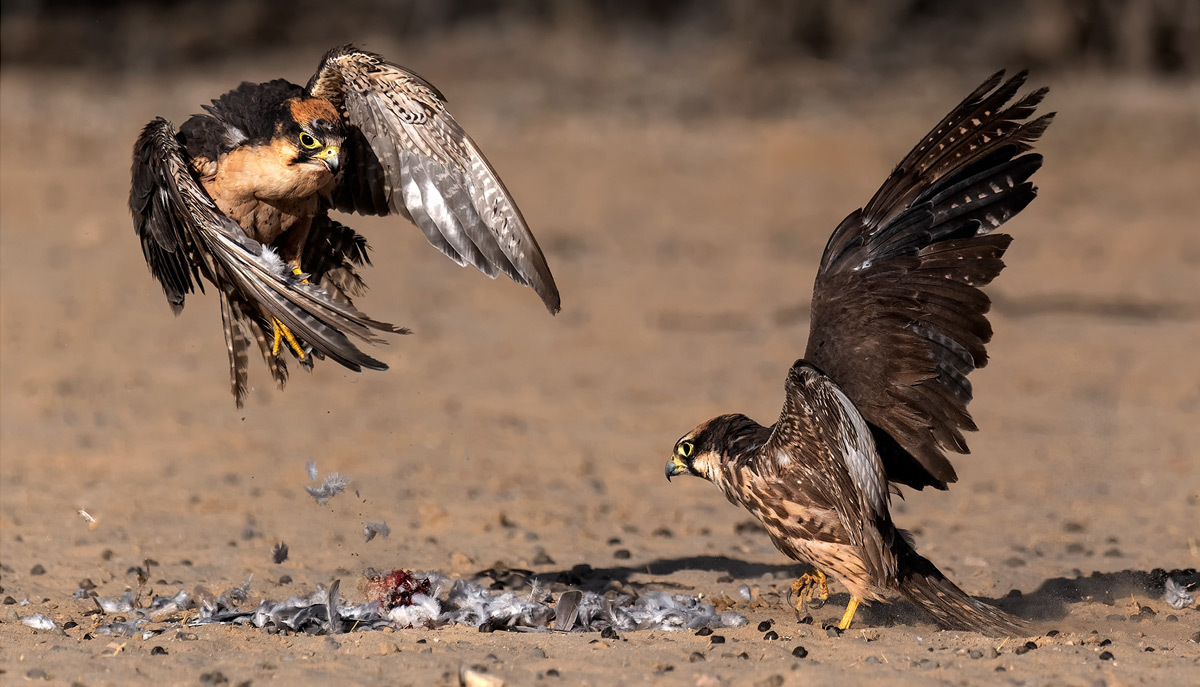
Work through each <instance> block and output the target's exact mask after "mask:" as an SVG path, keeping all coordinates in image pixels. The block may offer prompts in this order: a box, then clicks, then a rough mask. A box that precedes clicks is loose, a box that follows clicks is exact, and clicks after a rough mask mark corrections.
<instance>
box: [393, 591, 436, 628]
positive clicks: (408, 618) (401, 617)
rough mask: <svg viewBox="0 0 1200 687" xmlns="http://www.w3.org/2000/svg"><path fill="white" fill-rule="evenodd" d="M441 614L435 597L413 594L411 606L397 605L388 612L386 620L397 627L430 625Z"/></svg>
mask: <svg viewBox="0 0 1200 687" xmlns="http://www.w3.org/2000/svg"><path fill="white" fill-rule="evenodd" d="M441 614H442V605H441V604H440V603H439V602H438V600H437V598H436V597H433V596H425V595H424V594H413V597H412V605H411V606H397V607H395V608H393V609H392V610H391V611H389V612H388V620H390V621H392V622H393V623H395V624H396V626H397V627H432V626H434V625H436V624H437V620H438V618H439V617H440V616H441Z"/></svg>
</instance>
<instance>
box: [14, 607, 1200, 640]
mask: <svg viewBox="0 0 1200 687" xmlns="http://www.w3.org/2000/svg"><path fill="white" fill-rule="evenodd" d="M5 603H8V602H7V601H6V602H5ZM1191 640H1192V641H1193V642H1195V643H1196V644H1200V632H1193V633H1192V636H1191Z"/></svg>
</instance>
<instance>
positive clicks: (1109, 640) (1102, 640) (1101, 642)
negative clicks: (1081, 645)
mask: <svg viewBox="0 0 1200 687" xmlns="http://www.w3.org/2000/svg"><path fill="white" fill-rule="evenodd" d="M1109 644H1112V640H1111V639H1101V640H1100V643H1099V644H1097V645H1096V646H1108V645H1109Z"/></svg>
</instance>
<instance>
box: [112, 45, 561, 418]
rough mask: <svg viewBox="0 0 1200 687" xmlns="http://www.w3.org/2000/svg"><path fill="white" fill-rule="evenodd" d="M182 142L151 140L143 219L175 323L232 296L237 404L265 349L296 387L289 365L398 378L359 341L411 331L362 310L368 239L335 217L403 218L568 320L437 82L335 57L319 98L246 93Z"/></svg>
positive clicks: (138, 214) (238, 92)
mask: <svg viewBox="0 0 1200 687" xmlns="http://www.w3.org/2000/svg"><path fill="white" fill-rule="evenodd" d="M204 109H205V110H206V111H207V114H202V115H195V116H193V117H191V118H190V119H188V120H187V121H186V122H184V124H183V126H182V127H180V129H179V130H178V131H177V130H176V129H175V127H174V126H173V125H172V124H171V123H170V122H168V121H167V120H165V119H162V118H157V119H155V120H154V121H152V122H150V123H149V124H147V125H146V127H145V128H144V129H143V130H142V133H141V135H140V136H139V137H138V140H137V143H136V144H134V149H133V187H132V189H131V190H130V194H129V208H130V211H131V212H132V214H133V224H134V229H135V230H136V232H137V235H138V238H139V239H141V244H142V252H143V254H144V255H145V257H146V262H147V263H148V264H149V266H150V271H151V273H152V274H153V275H154V277H155V278H156V279H158V281H159V282H161V284H162V288H163V292H164V293H165V294H166V296H167V301H168V302H169V303H170V305H171V309H172V310H173V311H174V312H175V313H176V314H179V312H180V311H181V310H182V309H183V301H184V296H185V295H186V294H188V293H192V292H193V290H194V288H195V287H196V286H197V285H199V286H200V289H201V291H203V290H204V284H203V282H202V281H201V279H200V278H201V277H203V278H204V279H205V280H207V281H208V282H210V283H211V284H213V285H214V286H215V287H216V290H217V291H218V293H219V294H220V298H221V319H222V323H223V324H224V328H225V343H226V347H227V349H228V351H229V365H230V377H231V381H232V388H233V394H234V397H235V398H236V399H237V404H238V407H241V406H242V404H243V401H244V399H245V396H246V392H247V373H246V366H247V357H248V351H249V349H250V346H251V341H253V342H255V343H256V344H257V346H258V348H259V350H260V351H261V352H262V355H263V358H264V360H265V361H266V363H267V367H268V368H269V369H270V371H271V375H272V377H273V378H274V379H275V381H276V382H278V384H279V386H280V387H281V388H282V387H283V386H284V384H285V383H286V382H287V377H288V371H287V363H286V361H285V358H284V356H283V355H281V354H282V353H283V352H284V351H287V352H288V353H289V354H290V355H291V356H293V357H295V358H296V359H297V360H298V361H299V363H300V364H301V365H303V366H305V367H309V368H311V366H312V364H313V358H314V357H317V358H324V357H329V358H331V359H333V360H335V361H337V362H338V363H340V364H342V365H343V366H345V367H347V368H349V369H351V370H354V371H356V372H357V371H360V370H361V369H362V368H368V369H372V370H384V369H387V366H386V365H384V364H383V363H381V362H380V361H378V360H375V359H374V358H372V357H370V356H369V355H366V354H365V353H363V352H362V351H360V350H359V349H358V348H357V347H356V345H355V344H354V343H353V342H352V341H351V339H350V337H351V336H352V337H354V338H355V339H358V340H361V341H366V342H370V343H376V342H379V341H380V339H379V338H378V337H377V336H376V335H375V332H389V333H407V330H405V329H401V328H398V327H395V326H393V325H390V324H387V323H384V322H379V321H376V320H373V319H371V318H369V317H366V316H365V315H363V314H362V313H361V312H359V311H358V310H357V309H355V307H354V305H353V303H352V300H351V298H352V297H353V296H356V295H359V294H360V293H361V292H362V291H363V289H364V288H365V287H364V284H363V281H362V279H361V278H360V277H359V275H358V272H357V268H358V267H360V266H361V265H363V264H364V263H367V264H369V259H368V258H367V244H366V240H365V239H364V238H363V237H362V236H360V235H359V234H357V233H356V232H355V231H354V230H352V229H350V228H348V227H346V226H344V225H342V224H341V223H339V222H338V221H336V220H334V219H333V218H331V217H330V215H329V213H330V210H338V211H341V212H357V213H360V214H364V215H389V214H399V215H401V216H403V217H404V218H405V219H408V220H410V221H411V222H412V223H414V224H416V225H417V227H418V228H419V229H420V230H421V231H422V232H424V234H425V237H426V238H427V239H429V242H430V243H432V244H433V245H434V246H435V247H437V248H438V249H439V250H441V251H442V252H443V253H445V254H446V255H447V256H448V257H449V258H450V259H451V260H454V261H455V262H457V263H458V264H459V265H467V264H471V265H474V266H475V267H476V268H478V269H479V270H480V271H481V272H483V273H485V274H487V275H488V276H490V277H493V278H495V277H496V275H498V274H499V273H501V272H503V273H504V274H506V275H508V276H509V277H510V278H511V279H512V280H513V281H515V282H517V283H519V284H523V285H528V286H530V287H532V288H533V290H534V292H536V293H537V295H538V296H540V297H541V299H542V302H543V303H545V305H546V308H547V309H548V310H549V311H550V312H551V314H553V313H557V312H558V309H559V296H558V288H557V287H556V286H555V284H554V277H553V276H551V274H550V268H549V267H547V265H546V259H545V257H544V256H543V255H542V251H541V249H540V248H539V247H538V244H537V240H535V239H534V237H533V234H532V233H530V231H529V227H528V226H527V225H526V224H525V219H524V218H523V217H522V216H521V212H520V210H518V209H517V206H516V204H515V203H514V202H513V199H512V196H510V195H509V193H508V191H507V190H506V189H505V188H504V184H503V183H502V182H501V181H500V178H499V177H498V176H497V175H496V172H495V170H493V169H492V167H491V165H490V164H489V163H488V161H487V159H485V158H484V156H483V153H481V152H480V151H479V148H478V147H477V146H476V145H475V142H474V141H472V140H471V138H470V136H468V135H467V133H466V132H465V131H463V129H462V127H461V126H459V124H458V122H457V121H455V120H454V117H452V116H451V115H450V112H449V111H447V109H446V99H445V98H444V97H443V96H442V94H441V93H439V92H438V90H437V89H436V88H434V87H433V86H432V85H431V84H430V83H429V82H427V81H425V80H424V79H422V78H421V77H419V76H417V75H416V74H414V73H413V72H411V71H408V70H407V69H405V68H403V67H400V66H397V65H395V64H392V63H390V62H387V61H386V60H384V59H383V58H382V57H380V56H379V55H375V54H372V53H369V52H364V51H361V50H358V49H356V48H354V47H352V46H343V47H339V48H334V49H333V50H330V51H329V52H328V53H327V54H326V55H325V57H324V59H322V61H321V65H320V67H319V68H318V69H317V73H316V74H315V75H313V77H312V78H311V79H309V81H308V85H307V86H298V85H296V84H293V83H290V82H288V81H286V80H283V79H276V80H274V81H269V82H267V83H260V84H253V83H243V84H242V85H240V86H238V87H237V88H235V89H234V90H232V91H229V92H228V93H226V94H225V95H222V96H221V97H220V98H217V99H216V100H213V101H212V104H211V105H206V106H205V107H204Z"/></svg>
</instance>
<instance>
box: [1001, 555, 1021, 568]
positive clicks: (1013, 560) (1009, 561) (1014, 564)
mask: <svg viewBox="0 0 1200 687" xmlns="http://www.w3.org/2000/svg"><path fill="white" fill-rule="evenodd" d="M1004 564H1005V565H1007V566H1008V567H1010V568H1019V567H1021V566H1023V565H1025V559H1024V558H1019V557H1017V556H1012V557H1010V558H1006V559H1004Z"/></svg>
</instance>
